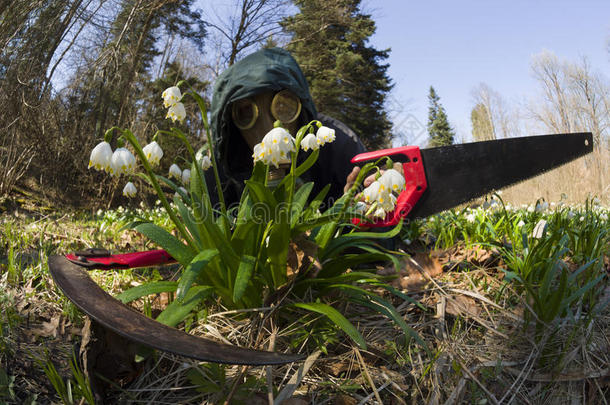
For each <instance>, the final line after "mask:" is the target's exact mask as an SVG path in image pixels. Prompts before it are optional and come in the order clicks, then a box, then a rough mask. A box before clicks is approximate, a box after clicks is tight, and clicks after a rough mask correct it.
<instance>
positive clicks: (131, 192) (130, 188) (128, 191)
mask: <svg viewBox="0 0 610 405" xmlns="http://www.w3.org/2000/svg"><path fill="white" fill-rule="evenodd" d="M137 192H138V190H137V189H136V186H134V185H133V183H132V182H131V181H130V182H129V183H127V184H125V187H123V195H124V196H125V197H129V198H133V197H135V196H136V193H137Z"/></svg>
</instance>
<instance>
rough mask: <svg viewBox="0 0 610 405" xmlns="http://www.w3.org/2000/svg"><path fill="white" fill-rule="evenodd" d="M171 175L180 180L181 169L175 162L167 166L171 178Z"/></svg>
mask: <svg viewBox="0 0 610 405" xmlns="http://www.w3.org/2000/svg"><path fill="white" fill-rule="evenodd" d="M172 177H173V178H175V179H178V180H182V170H180V167H179V166H178V165H177V164H175V163H174V164H173V165H171V166H170V167H169V178H170V179H171V178H172Z"/></svg>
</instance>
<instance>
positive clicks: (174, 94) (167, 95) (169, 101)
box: [161, 86, 182, 108]
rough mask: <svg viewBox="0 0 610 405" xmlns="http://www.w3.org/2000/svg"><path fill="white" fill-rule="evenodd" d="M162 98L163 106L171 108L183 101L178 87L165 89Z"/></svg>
mask: <svg viewBox="0 0 610 405" xmlns="http://www.w3.org/2000/svg"><path fill="white" fill-rule="evenodd" d="M161 97H163V106H165V108H169V107H171V106H173V105H175V104H177V103H178V102H179V101H180V100H181V99H182V93H181V92H180V89H179V88H178V87H176V86H172V87H169V88H167V89H165V90H164V91H163V93H161Z"/></svg>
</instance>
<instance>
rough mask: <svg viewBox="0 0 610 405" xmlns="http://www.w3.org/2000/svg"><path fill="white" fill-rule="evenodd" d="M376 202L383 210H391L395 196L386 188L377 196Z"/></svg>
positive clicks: (394, 202)
mask: <svg viewBox="0 0 610 405" xmlns="http://www.w3.org/2000/svg"><path fill="white" fill-rule="evenodd" d="M377 203H378V204H379V206H380V207H381V208H383V209H384V211H386V212H390V211H393V210H394V207H395V206H396V196H395V195H394V194H392V193H390V192H389V190H388V189H385V190H384V191H382V192H380V193H379V195H378V196H377Z"/></svg>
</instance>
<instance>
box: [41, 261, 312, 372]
mask: <svg viewBox="0 0 610 405" xmlns="http://www.w3.org/2000/svg"><path fill="white" fill-rule="evenodd" d="M49 270H50V271H51V275H52V276H53V279H54V280H55V282H56V283H57V285H58V286H59V288H61V290H62V291H63V292H64V294H66V296H67V297H68V298H69V299H70V301H72V302H73V303H74V304H75V305H76V306H77V307H78V308H79V309H80V310H82V311H83V312H84V313H86V314H87V315H89V316H90V317H91V318H93V319H95V320H96V321H97V322H99V323H100V324H102V325H103V326H104V327H106V328H108V329H111V330H113V331H114V332H116V333H118V334H120V335H122V336H124V337H126V338H128V339H130V340H133V341H134V342H137V343H141V344H143V345H146V346H150V347H152V348H154V349H159V350H163V351H166V352H170V353H174V354H178V355H181V356H186V357H190V358H193V359H197V360H202V361H209V362H213V363H224V364H245V365H253V366H260V365H270V364H285V363H291V362H294V361H299V360H302V359H303V357H302V356H299V355H290V354H281V353H273V352H265V351H261V350H252V349H245V348H242V347H238V346H231V345H227V344H223V343H218V342H215V341H213V340H208V339H204V338H200V337H196V336H193V335H189V334H188V333H185V332H183V331H180V330H178V329H174V328H171V327H169V326H167V325H163V324H162V323H159V322H157V321H155V320H153V319H150V318H147V317H146V316H144V315H143V314H141V313H139V312H137V311H136V310H134V309H132V308H130V307H128V306H127V305H124V304H123V303H122V302H120V301H118V300H116V299H114V298H112V296H110V295H109V294H108V293H106V292H105V291H104V290H102V289H101V288H100V287H99V286H98V285H97V284H96V283H95V282H94V281H93V280H92V279H91V278H90V277H89V275H88V274H87V272H86V271H84V270H83V269H81V268H80V267H79V266H77V265H75V264H73V263H71V262H70V261H68V259H66V258H65V257H64V256H51V257H50V258H49Z"/></svg>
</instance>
